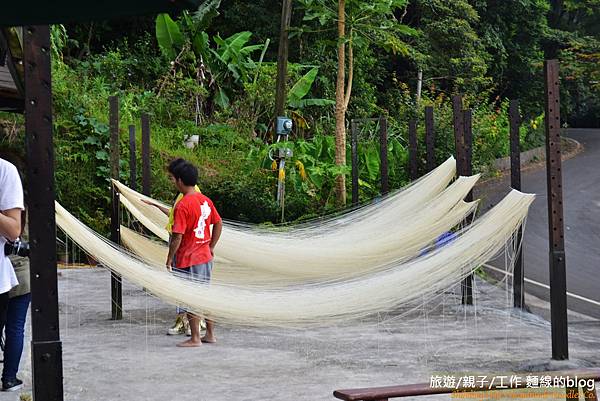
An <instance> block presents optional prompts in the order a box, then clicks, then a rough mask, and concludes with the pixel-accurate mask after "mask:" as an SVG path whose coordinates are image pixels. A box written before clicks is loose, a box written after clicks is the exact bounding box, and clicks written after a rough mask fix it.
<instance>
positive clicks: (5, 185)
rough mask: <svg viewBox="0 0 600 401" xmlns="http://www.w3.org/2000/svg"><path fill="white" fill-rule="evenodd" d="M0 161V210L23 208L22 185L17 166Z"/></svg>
mask: <svg viewBox="0 0 600 401" xmlns="http://www.w3.org/2000/svg"><path fill="white" fill-rule="evenodd" d="M0 162H1V163H0V210H10V209H21V210H23V209H24V202H23V186H22V185H21V178H20V177H19V173H18V171H17V168H16V167H15V166H13V165H12V164H11V163H9V162H7V161H5V160H1V159H0Z"/></svg>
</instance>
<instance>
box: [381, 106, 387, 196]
mask: <svg viewBox="0 0 600 401" xmlns="http://www.w3.org/2000/svg"><path fill="white" fill-rule="evenodd" d="M379 133H380V136H379V140H380V148H379V157H380V159H381V163H380V168H381V194H382V195H386V194H387V193H388V192H389V191H390V186H389V180H388V145H387V138H388V125H387V118H385V117H380V118H379Z"/></svg>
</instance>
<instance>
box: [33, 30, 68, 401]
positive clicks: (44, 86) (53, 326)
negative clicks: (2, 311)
mask: <svg viewBox="0 0 600 401" xmlns="http://www.w3.org/2000/svg"><path fill="white" fill-rule="evenodd" d="M23 53H24V61H25V132H26V137H25V142H26V148H27V189H28V191H27V193H28V207H29V239H30V243H31V255H30V258H29V265H30V278H31V326H32V340H31V364H32V382H33V399H34V400H44V401H46V400H49V401H62V400H63V397H64V395H63V368H62V343H61V341H60V332H59V319H58V283H57V271H56V219H55V214H54V212H55V209H54V200H55V190H54V147H53V142H52V80H51V69H50V53H51V51H50V27H49V26H47V25H44V26H27V27H25V31H24V44H23Z"/></svg>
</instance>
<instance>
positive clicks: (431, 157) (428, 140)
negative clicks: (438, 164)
mask: <svg viewBox="0 0 600 401" xmlns="http://www.w3.org/2000/svg"><path fill="white" fill-rule="evenodd" d="M425 146H426V148H427V167H426V170H427V172H430V171H431V170H433V169H434V168H435V129H434V121H433V106H427V107H425Z"/></svg>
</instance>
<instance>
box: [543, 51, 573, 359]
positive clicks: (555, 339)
mask: <svg viewBox="0 0 600 401" xmlns="http://www.w3.org/2000/svg"><path fill="white" fill-rule="evenodd" d="M544 76H545V90H546V93H545V94H546V96H545V98H546V172H547V186H548V223H549V224H548V231H549V235H548V239H549V246H550V308H551V310H550V320H551V324H552V359H555V360H564V359H569V340H568V325H567V273H566V268H567V265H566V260H565V237H564V233H565V231H564V230H565V229H564V221H563V195H562V160H561V149H560V146H561V136H560V86H559V75H558V60H547V61H545V62H544Z"/></svg>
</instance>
